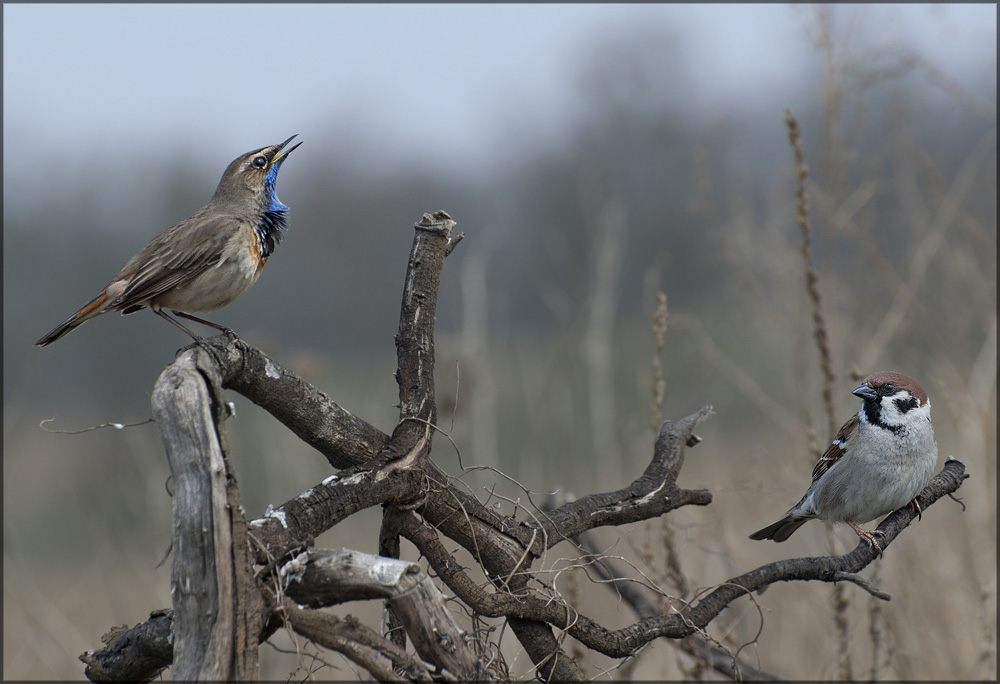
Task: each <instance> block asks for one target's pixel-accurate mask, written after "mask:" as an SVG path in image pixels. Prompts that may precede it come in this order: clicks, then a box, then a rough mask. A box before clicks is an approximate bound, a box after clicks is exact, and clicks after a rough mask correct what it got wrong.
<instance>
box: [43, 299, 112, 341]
mask: <svg viewBox="0 0 1000 684" xmlns="http://www.w3.org/2000/svg"><path fill="white" fill-rule="evenodd" d="M107 301H108V293H107V292H102V293H101V294H100V295H98V296H97V297H94V298H93V299H92V300H90V301H89V302H87V303H86V304H84V306H83V308H82V309H80V310H79V311H77V312H76V313H75V314H73V315H72V316H70V317H69V318H67V319H66V320H65V321H63V322H62V323H60V324H59V325H57V326H56V327H55V328H53V329H52V330H51V331H49V332H48V333H47V334H46V335H44V336H43V337H42V338H41V339H40V340H38V341H37V342H35V346H36V347H44V346H46V345H50V344H52V343H53V342H55V341H56V340H58V339H59V338H60V337H62V336H63V335H66V334H67V333H69V332H70V331H71V330H73V328H75V327H77V326H78V325H80V324H81V323H83V322H84V321H89V320H90V319H91V318H94V317H95V316H100V315H101V314H102V313H104V311H105V309H104V308H103V306H104V303H105V302H107Z"/></svg>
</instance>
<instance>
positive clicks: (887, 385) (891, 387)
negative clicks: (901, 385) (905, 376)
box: [885, 382, 896, 392]
mask: <svg viewBox="0 0 1000 684" xmlns="http://www.w3.org/2000/svg"><path fill="white" fill-rule="evenodd" d="M894 389H896V387H895V386H894V385H893V384H892V383H891V382H889V383H886V386H885V391H886V392H891V391H893V390H894Z"/></svg>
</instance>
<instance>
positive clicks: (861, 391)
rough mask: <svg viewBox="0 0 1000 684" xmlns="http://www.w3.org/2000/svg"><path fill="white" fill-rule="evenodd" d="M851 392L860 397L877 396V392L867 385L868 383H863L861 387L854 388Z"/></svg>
mask: <svg viewBox="0 0 1000 684" xmlns="http://www.w3.org/2000/svg"><path fill="white" fill-rule="evenodd" d="M851 394H853V395H855V396H858V397H861V398H862V399H875V398H876V397H878V393H876V392H875V390H873V389H872V388H871V387H869V386H868V383H865V384H864V385H862V386H861V387H859V388H857V389H856V390H854V391H853V392H851Z"/></svg>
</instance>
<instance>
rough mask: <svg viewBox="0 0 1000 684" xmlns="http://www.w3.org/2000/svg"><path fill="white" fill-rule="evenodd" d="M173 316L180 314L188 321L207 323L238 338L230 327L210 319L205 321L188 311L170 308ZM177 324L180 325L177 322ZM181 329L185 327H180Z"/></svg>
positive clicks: (210, 326)
mask: <svg viewBox="0 0 1000 684" xmlns="http://www.w3.org/2000/svg"><path fill="white" fill-rule="evenodd" d="M171 311H172V312H173V314H174V315H175V316H180V317H181V318H186V319H188V320H189V321H194V322H195V323H201V324H202V325H207V326H208V327H209V328H215V329H216V330H218V331H220V332H223V333H225V334H227V335H230V336H231V337H234V338H238V337H239V336H238V335H237V334H236V332H235V331H234V330H233V329H232V328H227V327H226V326H224V325H219V324H218V323H213V322H212V321H206V320H205V319H204V318H198V317H197V316H192V315H191V314H189V313H184V312H183V311H177V310H176V309H171ZM178 325H180V324H179V323H178ZM182 330H185V328H183V327H182Z"/></svg>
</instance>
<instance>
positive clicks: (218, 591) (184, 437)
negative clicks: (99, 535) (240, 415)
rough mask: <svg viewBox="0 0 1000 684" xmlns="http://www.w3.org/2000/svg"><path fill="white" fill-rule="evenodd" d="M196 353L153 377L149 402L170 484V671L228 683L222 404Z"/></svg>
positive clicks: (228, 547) (230, 635)
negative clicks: (172, 624)
mask: <svg viewBox="0 0 1000 684" xmlns="http://www.w3.org/2000/svg"><path fill="white" fill-rule="evenodd" d="M199 357H207V355H206V354H205V352H204V351H202V350H200V349H198V350H188V351H185V352H183V353H182V354H181V355H180V356H179V357H178V358H177V360H176V361H174V363H173V364H171V365H170V366H168V367H167V368H166V369H165V370H164V371H163V373H162V374H161V375H160V378H159V379H158V380H157V382H156V386H155V387H154V388H153V396H152V400H151V403H152V407H153V417H154V418H155V420H156V423H157V425H158V426H159V428H160V436H161V438H162V440H163V444H164V448H165V450H166V453H167V460H168V461H169V463H170V474H171V478H172V480H173V486H174V506H173V510H174V543H173V548H174V562H173V571H172V573H171V595H172V596H173V603H174V667H173V673H172V674H173V676H174V678H176V679H178V680H201V679H210V680H227V679H234V678H236V676H237V673H236V672H235V671H234V669H233V667H234V665H235V662H236V654H235V624H234V611H235V607H234V601H235V596H234V595H233V594H234V587H235V575H234V568H233V555H232V527H231V521H230V518H229V512H228V511H227V489H226V484H227V483H226V475H227V469H226V464H225V461H224V456H223V447H222V444H221V442H220V437H219V434H218V430H219V429H221V415H222V411H223V410H224V408H223V405H222V404H221V402H219V401H217V399H218V398H217V397H216V396H214V393H213V391H212V389H211V386H210V382H209V380H208V378H207V377H206V375H205V373H210V372H211V371H210V369H206V366H209V365H211V364H205V363H204V362H203V361H202V362H199ZM217 419H218V422H217ZM206 532H208V533H207V534H206Z"/></svg>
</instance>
